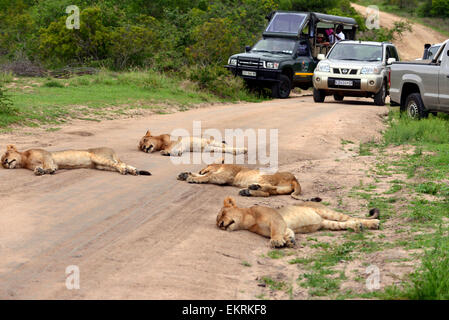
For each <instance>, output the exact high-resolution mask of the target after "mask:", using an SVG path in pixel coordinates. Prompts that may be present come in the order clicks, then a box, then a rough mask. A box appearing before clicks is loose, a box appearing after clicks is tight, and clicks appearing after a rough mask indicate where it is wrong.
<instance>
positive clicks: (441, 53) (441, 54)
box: [438, 45, 447, 63]
mask: <svg viewBox="0 0 449 320" xmlns="http://www.w3.org/2000/svg"><path fill="white" fill-rule="evenodd" d="M446 47H447V45H446ZM444 51H446V48H443V50H441V51H440V55H439V56H438V62H439V63H441V61H442V60H443V53H444Z"/></svg>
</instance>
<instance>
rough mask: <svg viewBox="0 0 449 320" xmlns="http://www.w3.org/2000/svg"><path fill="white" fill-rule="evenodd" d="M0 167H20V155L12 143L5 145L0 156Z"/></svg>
mask: <svg viewBox="0 0 449 320" xmlns="http://www.w3.org/2000/svg"><path fill="white" fill-rule="evenodd" d="M1 161H2V167H3V168H5V169H15V168H19V167H20V163H21V162H22V155H21V154H20V152H19V151H18V150H17V149H16V147H15V146H14V145H12V144H10V145H8V146H7V147H6V153H5V154H4V155H3V156H2V159H1Z"/></svg>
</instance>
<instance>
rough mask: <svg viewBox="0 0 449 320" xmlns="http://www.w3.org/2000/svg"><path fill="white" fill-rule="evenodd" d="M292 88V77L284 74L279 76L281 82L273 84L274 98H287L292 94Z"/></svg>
mask: <svg viewBox="0 0 449 320" xmlns="http://www.w3.org/2000/svg"><path fill="white" fill-rule="evenodd" d="M291 90H292V83H291V81H290V79H289V78H288V77H287V76H286V75H284V74H281V76H280V77H279V82H276V83H275V84H273V87H272V89H271V91H272V94H273V98H281V99H287V98H288V97H289V96H290V91H291Z"/></svg>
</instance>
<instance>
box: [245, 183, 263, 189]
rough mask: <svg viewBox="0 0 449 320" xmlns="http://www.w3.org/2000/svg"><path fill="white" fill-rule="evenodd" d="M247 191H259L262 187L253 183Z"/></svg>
mask: <svg viewBox="0 0 449 320" xmlns="http://www.w3.org/2000/svg"><path fill="white" fill-rule="evenodd" d="M248 189H249V190H260V189H262V187H261V186H260V184H257V183H255V184H252V185H250V186H249V187H248Z"/></svg>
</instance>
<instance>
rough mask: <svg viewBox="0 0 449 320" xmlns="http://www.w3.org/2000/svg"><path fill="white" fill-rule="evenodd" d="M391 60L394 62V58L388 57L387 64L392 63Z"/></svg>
mask: <svg viewBox="0 0 449 320" xmlns="http://www.w3.org/2000/svg"><path fill="white" fill-rule="evenodd" d="M393 62H396V58H388V60H387V64H393Z"/></svg>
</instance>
